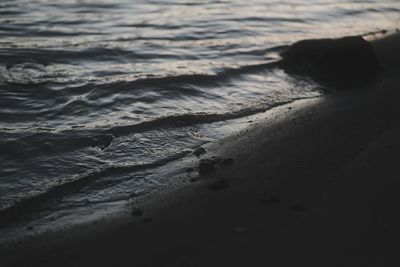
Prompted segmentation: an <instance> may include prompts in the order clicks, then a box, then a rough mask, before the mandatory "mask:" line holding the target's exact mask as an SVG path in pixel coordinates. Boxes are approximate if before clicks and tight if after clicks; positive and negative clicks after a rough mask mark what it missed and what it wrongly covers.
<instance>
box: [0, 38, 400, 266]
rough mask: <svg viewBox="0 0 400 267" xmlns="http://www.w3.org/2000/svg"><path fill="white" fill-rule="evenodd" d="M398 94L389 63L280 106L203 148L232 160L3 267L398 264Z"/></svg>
mask: <svg viewBox="0 0 400 267" xmlns="http://www.w3.org/2000/svg"><path fill="white" fill-rule="evenodd" d="M376 47H378V49H381V47H382V43H379V45H377V46H376ZM383 47H385V46H383ZM397 47H398V46H397ZM386 53H393V50H391V51H389V50H386V51H384V50H379V56H380V58H381V59H382V58H387V59H390V58H391V57H388V56H387V54H386ZM381 62H383V63H384V64H386V63H385V62H386V61H384V60H381ZM399 99H400V78H399V77H398V71H397V70H396V69H395V68H394V67H393V66H391V68H390V71H387V72H384V73H382V74H381V75H380V77H379V80H378V81H376V82H375V83H374V84H370V85H368V86H365V87H363V88H354V90H352V91H346V92H334V93H332V94H329V95H327V96H324V97H321V98H317V99H313V100H306V101H298V102H295V103H292V104H290V105H286V106H282V107H279V108H276V109H274V110H272V111H269V112H267V113H266V114H265V118H264V119H262V120H260V121H259V122H256V123H254V124H253V125H251V126H250V127H249V128H248V129H246V130H244V131H242V132H240V133H237V134H234V135H232V136H229V137H227V138H225V139H223V140H219V141H217V142H214V143H212V144H209V145H207V146H205V148H206V150H207V152H206V153H205V154H203V155H201V157H202V158H211V157H212V156H217V157H220V158H222V159H227V158H232V159H233V162H228V164H225V165H222V164H221V166H218V168H217V169H216V170H215V171H214V172H212V173H211V174H209V175H201V176H200V177H199V180H198V181H197V182H193V183H192V185H191V186H188V187H185V188H183V189H181V190H178V191H176V192H174V193H170V194H168V195H166V196H162V197H160V198H158V199H155V200H154V201H152V202H151V203H147V205H146V206H145V207H144V214H143V215H140V214H139V213H140V212H138V213H137V215H136V216H126V217H123V216H122V217H120V218H115V219H113V220H111V221H108V222H99V223H98V224H96V225H86V226H80V227H76V228H73V229H69V230H65V231H61V232H58V233H50V234H46V235H42V236H40V237H37V238H33V239H29V240H26V241H23V242H19V243H17V244H10V245H9V246H7V247H2V250H1V252H0V260H1V261H2V262H0V265H1V266H140V267H141V266H185V267H190V266H352V267H355V266H399V265H400V256H399V251H400V242H399V240H400V229H399V225H400V215H399V211H398V205H399V203H400V194H399V193H398V191H399V189H400V179H399V178H400V176H399V173H400V172H399V170H398V168H399V167H400V157H399V151H400V140H399V136H400V119H399V115H400V105H399ZM229 163H230V164H229ZM150 218H151V219H150Z"/></svg>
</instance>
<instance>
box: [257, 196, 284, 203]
mask: <svg viewBox="0 0 400 267" xmlns="http://www.w3.org/2000/svg"><path fill="white" fill-rule="evenodd" d="M261 202H262V203H263V204H267V205H272V204H278V203H279V202H281V199H280V198H279V197H277V196H263V197H262V198H261Z"/></svg>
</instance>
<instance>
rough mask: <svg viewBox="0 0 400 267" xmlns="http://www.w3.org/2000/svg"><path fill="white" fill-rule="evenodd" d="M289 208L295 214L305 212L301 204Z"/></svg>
mask: <svg viewBox="0 0 400 267" xmlns="http://www.w3.org/2000/svg"><path fill="white" fill-rule="evenodd" d="M290 208H291V209H292V210H294V211H297V212H304V211H305V210H306V208H305V207H304V205H303V203H301V202H299V203H296V204H294V205H292V206H291V207H290Z"/></svg>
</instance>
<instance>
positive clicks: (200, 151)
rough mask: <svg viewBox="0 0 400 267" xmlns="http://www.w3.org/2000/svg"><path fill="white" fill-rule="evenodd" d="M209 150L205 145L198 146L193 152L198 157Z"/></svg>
mask: <svg viewBox="0 0 400 267" xmlns="http://www.w3.org/2000/svg"><path fill="white" fill-rule="evenodd" d="M206 152H207V151H206V150H205V148H203V147H198V148H196V149H195V150H194V151H193V154H194V155H195V156H196V157H198V156H200V155H202V154H204V153H206Z"/></svg>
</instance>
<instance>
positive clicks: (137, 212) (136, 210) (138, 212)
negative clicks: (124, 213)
mask: <svg viewBox="0 0 400 267" xmlns="http://www.w3.org/2000/svg"><path fill="white" fill-rule="evenodd" d="M143 213H144V212H143V210H142V209H141V208H137V207H134V208H132V211H131V215H132V216H142V215H143Z"/></svg>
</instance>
